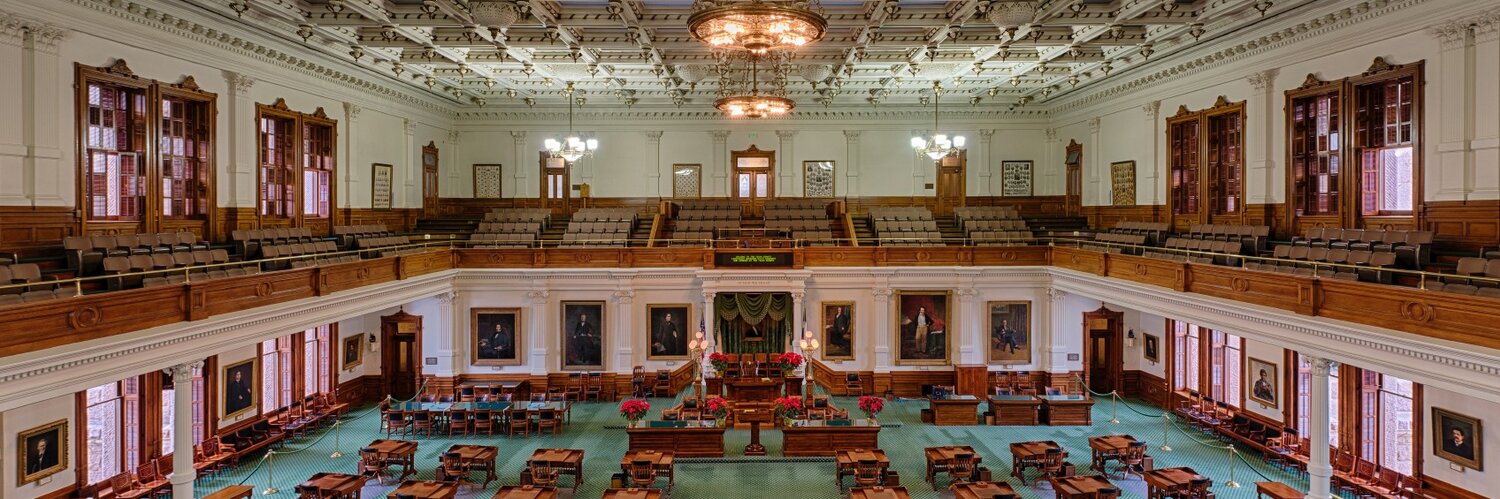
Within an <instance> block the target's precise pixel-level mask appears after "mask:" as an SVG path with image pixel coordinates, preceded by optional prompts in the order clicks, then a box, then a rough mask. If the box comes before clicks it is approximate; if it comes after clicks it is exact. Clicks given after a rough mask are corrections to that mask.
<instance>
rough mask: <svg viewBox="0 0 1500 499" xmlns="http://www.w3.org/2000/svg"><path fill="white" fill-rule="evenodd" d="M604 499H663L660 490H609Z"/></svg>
mask: <svg viewBox="0 0 1500 499" xmlns="http://www.w3.org/2000/svg"><path fill="white" fill-rule="evenodd" d="M601 497H603V499H661V490H658V489H608V490H605V491H604V495H603V496H601Z"/></svg>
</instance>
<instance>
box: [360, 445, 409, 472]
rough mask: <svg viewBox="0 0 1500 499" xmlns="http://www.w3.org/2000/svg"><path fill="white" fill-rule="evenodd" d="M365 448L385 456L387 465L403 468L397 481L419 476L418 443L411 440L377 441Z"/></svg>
mask: <svg viewBox="0 0 1500 499" xmlns="http://www.w3.org/2000/svg"><path fill="white" fill-rule="evenodd" d="M365 447H367V448H370V449H374V450H375V452H376V453H378V454H380V455H382V456H385V459H386V463H387V464H388V465H392V466H400V467H401V476H398V477H396V479H397V480H404V479H406V477H408V476H411V475H415V474H417V466H416V457H417V443H416V442H412V441H410V440H375V441H373V442H370V445H366V446H365Z"/></svg>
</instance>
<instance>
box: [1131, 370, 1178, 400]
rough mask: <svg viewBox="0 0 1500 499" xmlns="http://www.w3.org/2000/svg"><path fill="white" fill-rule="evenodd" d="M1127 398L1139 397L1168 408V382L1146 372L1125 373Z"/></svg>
mask: <svg viewBox="0 0 1500 499" xmlns="http://www.w3.org/2000/svg"><path fill="white" fill-rule="evenodd" d="M1123 379H1124V380H1125V391H1124V393H1122V394H1123V395H1124V396H1126V397H1137V398H1140V399H1141V400H1145V401H1146V402H1149V403H1151V404H1154V405H1156V406H1157V407H1166V404H1167V380H1165V379H1162V378H1161V377H1160V376H1156V375H1154V374H1151V373H1148V372H1145V371H1125V373H1124V376H1123Z"/></svg>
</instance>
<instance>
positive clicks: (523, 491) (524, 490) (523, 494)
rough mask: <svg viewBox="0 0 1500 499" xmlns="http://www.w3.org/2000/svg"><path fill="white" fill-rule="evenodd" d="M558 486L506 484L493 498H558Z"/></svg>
mask: <svg viewBox="0 0 1500 499" xmlns="http://www.w3.org/2000/svg"><path fill="white" fill-rule="evenodd" d="M557 498H558V495H557V487H537V486H535V485H506V486H504V487H500V491H499V492H495V495H494V496H493V497H492V498H491V499H557Z"/></svg>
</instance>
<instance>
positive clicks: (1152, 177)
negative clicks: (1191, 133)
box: [1084, 100, 1269, 205]
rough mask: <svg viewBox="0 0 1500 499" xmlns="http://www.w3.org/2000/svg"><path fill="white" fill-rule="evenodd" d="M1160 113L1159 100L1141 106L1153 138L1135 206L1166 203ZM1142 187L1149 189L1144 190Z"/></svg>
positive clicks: (1139, 172) (1148, 143)
mask: <svg viewBox="0 0 1500 499" xmlns="http://www.w3.org/2000/svg"><path fill="white" fill-rule="evenodd" d="M1160 112H1161V101H1159V100H1154V101H1151V102H1147V103H1145V104H1143V105H1141V114H1142V115H1143V116H1142V118H1144V119H1145V120H1146V123H1145V128H1144V130H1146V133H1147V134H1150V137H1151V138H1150V140H1147V141H1145V142H1144V143H1145V145H1146V161H1145V162H1144V164H1137V165H1136V167H1135V174H1136V176H1137V179H1136V182H1135V204H1138V205H1155V204H1162V203H1163V202H1165V200H1164V199H1162V197H1161V189H1162V182H1161V174H1162V169H1163V168H1166V166H1165V165H1166V163H1165V162H1163V161H1161V159H1160V158H1158V157H1157V148H1156V144H1157V140H1156V139H1157V137H1159V136H1160V134H1158V133H1157V127H1159V126H1161V121H1160V120H1159V119H1157V118H1158V116H1159V113H1160ZM1267 126H1269V125H1267ZM1084 154H1088V152H1087V151H1085V152H1084ZM1142 185H1144V186H1147V187H1146V188H1145V189H1142V188H1141V186H1142Z"/></svg>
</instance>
